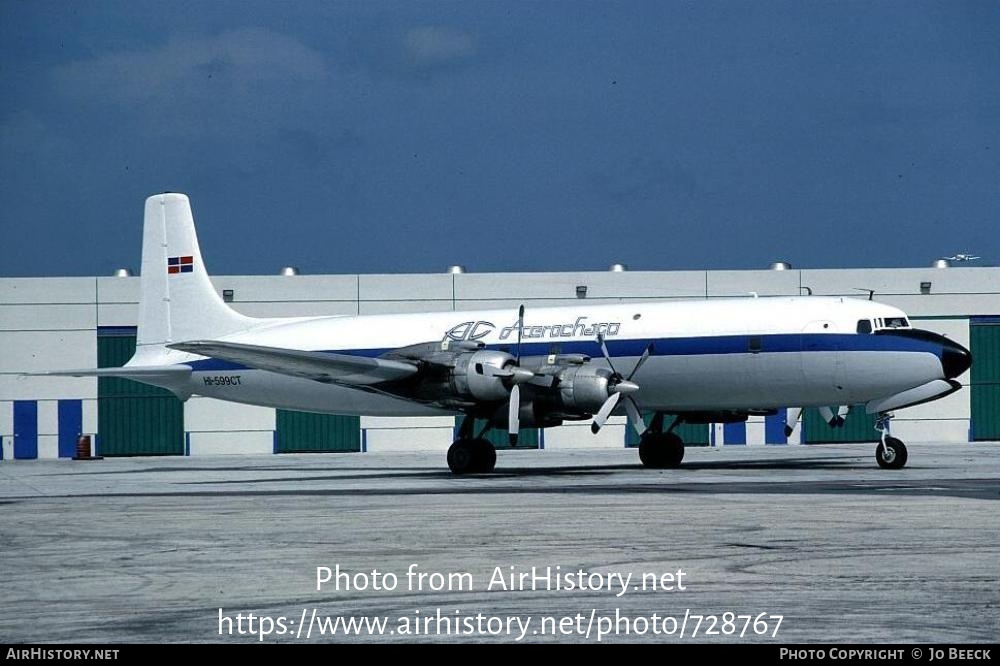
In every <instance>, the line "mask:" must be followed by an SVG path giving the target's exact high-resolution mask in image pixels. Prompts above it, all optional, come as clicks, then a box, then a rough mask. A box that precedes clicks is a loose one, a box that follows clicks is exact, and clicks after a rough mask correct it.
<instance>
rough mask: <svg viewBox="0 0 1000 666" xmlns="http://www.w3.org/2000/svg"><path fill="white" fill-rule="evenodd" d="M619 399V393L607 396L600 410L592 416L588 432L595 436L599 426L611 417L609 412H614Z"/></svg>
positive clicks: (620, 395)
mask: <svg viewBox="0 0 1000 666" xmlns="http://www.w3.org/2000/svg"><path fill="white" fill-rule="evenodd" d="M621 397H622V394H621V393H612V394H611V395H609V396H608V399H607V400H605V401H604V404H603V405H601V409H600V410H598V412H597V414H595V415H594V421H593V423H591V424H590V432H592V433H594V434H595V435H596V434H597V433H598V432H599V431H600V429H601V426H603V425H604V424H605V423H607V420H608V417H609V416H611V412H613V411H614V409H615V407H616V406H617V405H618V401H619V400H621Z"/></svg>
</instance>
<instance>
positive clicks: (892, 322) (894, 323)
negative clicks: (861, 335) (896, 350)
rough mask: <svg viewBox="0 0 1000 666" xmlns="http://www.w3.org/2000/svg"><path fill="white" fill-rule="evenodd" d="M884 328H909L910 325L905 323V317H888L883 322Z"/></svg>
mask: <svg viewBox="0 0 1000 666" xmlns="http://www.w3.org/2000/svg"><path fill="white" fill-rule="evenodd" d="M885 327H886V328H909V327H910V323H909V322H908V321H906V317H888V318H886V320H885Z"/></svg>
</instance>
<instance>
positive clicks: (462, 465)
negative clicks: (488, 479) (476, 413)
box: [448, 416, 497, 474]
mask: <svg viewBox="0 0 1000 666" xmlns="http://www.w3.org/2000/svg"><path fill="white" fill-rule="evenodd" d="M474 424H475V420H474V419H473V417H471V416H466V417H465V418H464V419H462V425H461V426H459V429H458V439H456V440H455V442H454V443H453V444H452V445H451V447H450V448H449V449H448V467H449V468H451V471H452V472H453V473H455V474H485V473H487V472H492V471H493V468H494V467H496V464H497V452H496V449H494V448H493V445H492V444H491V443H490V442H489V440H487V439H484V438H483V435H485V434H486V430H488V429H489V427H490V426H489V425H487V426H486V428H484V429H483V432H481V433H479V437H473V426H474Z"/></svg>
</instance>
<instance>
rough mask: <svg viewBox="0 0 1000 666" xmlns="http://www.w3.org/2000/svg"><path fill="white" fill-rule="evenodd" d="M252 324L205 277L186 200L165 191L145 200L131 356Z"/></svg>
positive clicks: (251, 320) (224, 333)
mask: <svg viewBox="0 0 1000 666" xmlns="http://www.w3.org/2000/svg"><path fill="white" fill-rule="evenodd" d="M255 323H256V320H255V319H253V318H252V317H246V316H244V315H241V314H239V313H238V312H236V311H235V310H233V309H231V308H230V307H229V306H227V305H226V304H225V303H224V302H223V301H222V299H221V298H220V297H219V294H218V293H216V291H215V287H213V286H212V283H211V281H210V280H209V279H208V272H207V271H206V270H205V264H204V262H203V261H202V259H201V250H200V249H199V248H198V236H197V234H196V233H195V229H194V217H193V216H192V215H191V203H190V202H189V201H188V198H187V197H186V196H185V195H183V194H176V193H172V192H167V193H164V194H157V195H154V196H151V197H149V198H148V199H146V212H145V221H144V224H143V230H142V281H141V288H140V298H139V330H138V339H137V343H138V349H137V353H136V357H137V358H138V357H139V355H140V354H142V352H143V351H144V349H145V350H146V351H147V352H151V351H153V348H157V349H162V347H163V345H165V344H168V343H171V342H184V341H187V340H202V339H216V338H219V337H222V336H224V335H229V334H230V333H236V332H238V331H243V330H246V329H248V328H250V327H252V326H253V325H254V324H255ZM133 362H134V361H133Z"/></svg>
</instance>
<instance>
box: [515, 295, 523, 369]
mask: <svg viewBox="0 0 1000 666" xmlns="http://www.w3.org/2000/svg"><path fill="white" fill-rule="evenodd" d="M523 334H524V304H523V303H522V304H521V307H519V308H518V309H517V348H516V351H517V353H516V354H514V358H516V359H517V364H518V365H520V364H521V336H522V335H523Z"/></svg>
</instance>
